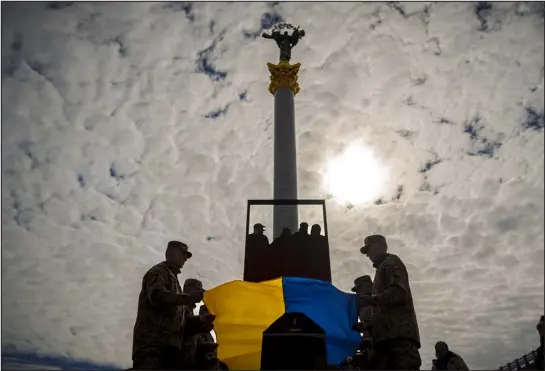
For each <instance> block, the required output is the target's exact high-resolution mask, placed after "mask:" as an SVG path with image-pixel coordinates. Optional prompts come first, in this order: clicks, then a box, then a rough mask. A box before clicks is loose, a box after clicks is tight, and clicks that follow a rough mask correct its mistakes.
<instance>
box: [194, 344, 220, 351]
mask: <svg viewBox="0 0 545 371" xmlns="http://www.w3.org/2000/svg"><path fill="white" fill-rule="evenodd" d="M197 348H199V349H201V350H202V351H203V352H205V353H209V352H213V351H214V350H216V349H218V344H216V343H202V344H199V345H197Z"/></svg>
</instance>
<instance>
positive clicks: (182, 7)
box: [2, 2, 545, 369]
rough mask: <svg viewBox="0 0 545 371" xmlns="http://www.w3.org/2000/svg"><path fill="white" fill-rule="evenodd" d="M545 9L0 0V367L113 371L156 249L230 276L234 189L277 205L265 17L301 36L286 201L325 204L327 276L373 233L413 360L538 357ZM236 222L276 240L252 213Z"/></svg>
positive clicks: (260, 214)
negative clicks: (399, 290)
mask: <svg viewBox="0 0 545 371" xmlns="http://www.w3.org/2000/svg"><path fill="white" fill-rule="evenodd" d="M544 14H545V12H544V7H543V4H542V3H510V2H502V3H495V2H494V3H472V2H457V3H388V4H386V3H278V2H276V3H265V2H263V3H181V2H177V3H159V2H156V3H146V2H138V3H83V2H76V3H60V2H57V3H6V2H3V3H2V351H3V353H4V358H3V361H4V362H11V363H10V364H12V365H16V366H17V365H18V366H17V367H20V368H21V369H23V368H25V367H31V366H28V364H34V365H42V366H44V365H45V366H47V367H57V368H63V367H64V368H70V367H69V366H67V365H69V364H70V362H80V363H78V364H79V365H80V366H73V368H76V367H83V368H85V367H86V366H85V365H89V364H93V365H97V366H96V367H119V368H128V367H131V364H132V362H131V346H132V344H131V343H132V329H133V325H134V320H135V317H136V304H137V298H138V293H139V289H140V285H141V279H142V276H143V274H144V273H145V272H146V271H147V270H148V269H149V268H150V267H151V266H153V265H154V264H156V263H158V262H160V261H161V260H162V259H163V256H164V249H165V247H166V243H167V241H169V240H171V239H180V240H183V241H185V242H187V243H188V244H189V246H190V249H191V251H192V252H193V254H194V255H193V258H192V259H191V260H190V261H189V262H188V264H187V265H186V266H185V267H184V269H183V272H182V277H181V280H183V279H185V278H187V277H195V278H199V279H201V280H202V281H203V283H204V285H205V287H214V286H217V285H219V284H221V283H224V282H227V281H230V280H234V279H241V278H242V271H243V253H244V252H243V246H244V242H243V241H244V233H245V222H246V201H247V199H259V198H263V199H268V198H272V180H273V179H272V175H273V162H272V159H273V127H272V124H273V108H274V101H273V96H272V95H271V94H270V93H269V92H268V91H267V88H268V83H269V73H268V70H267V67H266V63H267V62H272V63H276V62H277V61H278V55H279V52H278V48H277V46H276V45H275V44H274V42H273V41H271V40H264V39H262V38H261V37H260V35H261V33H262V32H263V31H265V30H268V29H270V28H271V26H272V25H273V24H275V23H277V22H281V21H285V22H289V23H291V24H294V25H300V26H301V28H302V29H304V30H305V32H306V36H305V37H304V38H303V39H302V40H301V41H300V42H299V44H298V45H297V46H296V47H295V48H294V49H293V51H292V61H291V62H292V63H297V62H300V63H301V70H300V73H299V83H300V86H301V89H302V90H301V92H300V93H299V94H298V95H297V96H296V97H295V107H296V108H295V109H296V112H295V118H296V125H297V127H296V132H297V146H298V148H297V152H298V158H297V161H298V168H299V170H298V182H299V197H300V198H326V199H328V202H327V208H328V215H327V216H328V227H329V230H328V232H329V242H330V254H331V266H332V274H333V283H334V285H335V286H336V287H338V288H339V289H342V290H345V291H348V290H349V289H350V288H351V285H352V282H353V279H354V278H355V277H357V276H360V275H363V274H371V275H374V269H373V268H372V265H371V264H370V262H369V261H368V260H367V259H366V258H365V257H364V256H362V255H361V254H360V253H359V247H360V246H362V243H363V239H364V237H365V236H366V235H368V234H373V233H381V234H384V235H385V236H386V237H387V239H388V243H389V249H390V252H391V253H394V254H397V255H399V256H400V257H401V258H402V259H403V261H404V262H405V264H406V266H407V269H408V272H409V276H410V279H411V289H412V293H413V297H414V302H415V309H416V313H417V317H418V324H419V328H420V335H421V340H422V349H421V355H422V359H423V365H422V368H427V367H430V365H431V360H432V358H433V357H434V355H433V352H434V350H433V345H434V343H435V342H436V341H438V340H443V341H446V342H447V343H448V344H449V345H450V347H451V349H452V350H453V351H455V352H456V353H458V354H460V355H461V356H462V357H463V358H464V359H465V360H466V362H467V364H468V365H469V367H470V368H472V369H479V368H480V369H483V368H492V367H499V366H500V365H502V364H503V363H505V362H508V361H511V360H512V359H513V358H515V357H518V356H520V355H521V354H523V353H525V352H528V351H530V350H531V349H535V348H536V347H537V346H538V344H539V339H538V335H537V332H536V331H535V324H536V323H537V321H538V319H539V317H540V316H541V315H542V314H543V312H544V304H543V302H544V296H543V295H544V282H543V273H544V272H543V271H544V263H543V262H544V248H543V246H544V232H543V224H544V199H543V194H544V186H543V177H544V150H543V148H544V136H543V127H544V103H543V102H544V91H543V83H544V67H543V66H544V36H543V34H544ZM343 156H344V157H343ZM339 163H342V164H344V165H342V166H344V167H339V166H340V165H338V164H339ZM335 164H337V165H335ZM342 169H344V170H342ZM347 169H348V170H347ZM339 184H340V185H343V184H344V186H339ZM347 184H349V185H350V187H346V185H347ZM318 211H319V210H318ZM318 211H317V210H314V209H313V210H307V209H302V210H301V211H300V219H301V220H307V221H313V220H317V218H319V212H318ZM252 218H254V219H253V220H257V219H259V220H261V221H263V222H264V224H265V225H268V226H269V231H270V230H272V224H271V223H272V222H271V220H272V217H271V210H270V209H259V210H256V213H255V214H253V215H252ZM256 218H257V219H256ZM6 353H7V355H6ZM67 362H68V363H67ZM6 364H7V363H6ZM24 364H27V366H24ZM73 364H75V363H73ZM82 364H83V365H84V366H81V365H82ZM63 365H64V366H63ZM36 367H38V366H36Z"/></svg>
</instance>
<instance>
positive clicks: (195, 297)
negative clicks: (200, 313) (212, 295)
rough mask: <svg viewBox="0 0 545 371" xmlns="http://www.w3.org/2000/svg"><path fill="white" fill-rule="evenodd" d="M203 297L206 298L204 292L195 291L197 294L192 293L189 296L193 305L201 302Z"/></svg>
mask: <svg viewBox="0 0 545 371" xmlns="http://www.w3.org/2000/svg"><path fill="white" fill-rule="evenodd" d="M203 297H204V292H203V291H195V292H192V293H190V294H189V299H190V300H191V301H192V302H193V303H199V302H201V301H202V299H203Z"/></svg>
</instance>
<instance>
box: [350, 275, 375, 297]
mask: <svg viewBox="0 0 545 371" xmlns="http://www.w3.org/2000/svg"><path fill="white" fill-rule="evenodd" d="M352 292H355V293H358V294H366V295H370V294H371V293H372V292H373V280H372V279H371V276H369V275H365V276H361V277H358V278H356V279H355V280H354V287H352Z"/></svg>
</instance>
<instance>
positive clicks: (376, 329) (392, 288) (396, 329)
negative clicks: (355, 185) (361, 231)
mask: <svg viewBox="0 0 545 371" xmlns="http://www.w3.org/2000/svg"><path fill="white" fill-rule="evenodd" d="M360 251H361V253H362V254H364V255H367V257H368V258H369V259H370V260H371V261H372V262H373V266H374V267H375V268H376V270H377V271H376V274H375V279H374V281H373V295H358V302H359V305H361V306H362V307H365V306H368V305H370V306H372V307H373V320H372V323H373V325H372V335H373V350H374V352H375V355H376V362H377V364H376V368H375V369H377V370H385V369H391V370H419V369H420V366H421V364H422V359H421V358H420V353H419V351H418V349H420V334H419V331H418V324H417V321H416V313H415V312H414V305H413V298H412V294H411V289H410V287H409V276H408V274H407V269H406V268H405V265H404V264H403V262H402V261H401V259H400V258H399V257H397V256H396V255H393V254H388V253H387V251H388V245H387V244H386V239H385V238H384V236H381V235H372V236H368V237H366V238H365V246H363V247H362V248H361V249H360Z"/></svg>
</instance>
